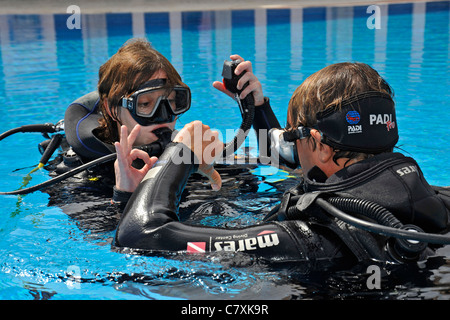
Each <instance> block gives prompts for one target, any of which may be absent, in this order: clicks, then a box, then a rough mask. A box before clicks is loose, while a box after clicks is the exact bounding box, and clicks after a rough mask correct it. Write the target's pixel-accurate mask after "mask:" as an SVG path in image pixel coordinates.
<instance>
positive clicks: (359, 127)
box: [347, 124, 362, 134]
mask: <svg viewBox="0 0 450 320" xmlns="http://www.w3.org/2000/svg"><path fill="white" fill-rule="evenodd" d="M361 132H362V125H361V124H359V125H356V126H348V132H347V133H348V134H352V133H361Z"/></svg>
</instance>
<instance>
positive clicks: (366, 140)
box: [114, 56, 450, 269]
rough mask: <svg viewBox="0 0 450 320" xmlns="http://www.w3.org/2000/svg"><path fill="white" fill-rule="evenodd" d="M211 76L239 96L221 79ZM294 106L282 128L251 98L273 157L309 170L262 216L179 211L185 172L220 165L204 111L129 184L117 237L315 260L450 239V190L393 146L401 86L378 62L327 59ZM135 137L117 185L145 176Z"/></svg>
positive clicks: (408, 251) (334, 261)
mask: <svg viewBox="0 0 450 320" xmlns="http://www.w3.org/2000/svg"><path fill="white" fill-rule="evenodd" d="M232 58H233V59H237V58H239V59H240V60H243V59H242V58H240V57H237V56H234V57H232ZM243 69H246V70H247V75H246V78H244V77H243V78H242V81H239V82H238V83H237V87H238V88H242V86H243V84H244V82H245V80H248V79H250V78H252V87H251V88H249V89H248V91H249V92H245V93H241V94H242V95H245V94H249V93H250V91H251V93H252V94H253V96H254V97H255V100H256V99H257V100H258V101H261V100H262V99H261V97H263V95H262V89H261V86H260V84H259V83H258V82H257V81H255V78H254V74H253V73H252V68H251V63H250V62H249V61H244V62H241V64H239V65H238V66H237V67H236V70H235V74H236V75H239V74H240V73H241V72H242V71H243ZM213 86H214V87H215V88H217V89H219V90H221V91H223V92H226V93H228V94H230V95H232V94H231V93H230V92H228V88H225V87H224V86H223V85H222V83H220V82H215V83H214V84H213ZM287 114H288V117H287V122H288V123H287V127H286V128H285V129H281V127H280V126H279V123H278V121H277V120H276V117H275V116H274V114H273V112H272V110H271V108H270V104H269V101H268V99H267V98H264V103H263V104H262V105H261V106H258V107H256V109H255V117H254V119H255V120H254V122H253V124H254V128H257V129H258V130H259V131H260V133H259V135H260V139H259V141H262V140H264V137H262V138H261V136H262V135H264V133H266V132H267V139H268V140H270V142H271V152H270V154H269V155H270V157H271V158H272V159H276V158H278V159H279V160H280V162H283V163H284V164H286V165H289V166H291V167H293V168H295V167H301V169H302V170H303V175H304V178H303V180H302V181H301V183H300V184H299V185H297V186H295V187H293V188H291V189H289V190H287V191H286V192H285V193H284V196H283V197H282V199H281V202H280V204H279V205H277V206H276V207H275V208H273V210H272V211H271V212H270V213H269V214H268V215H267V216H266V218H265V219H264V220H265V221H264V222H262V223H260V224H257V225H254V226H249V227H244V228H218V227H205V226H199V225H193V224H189V223H188V222H183V221H181V219H180V217H179V214H178V209H179V208H178V205H179V203H180V194H181V193H182V191H183V189H184V187H185V185H186V181H187V180H188V178H189V176H190V175H191V174H192V173H194V172H196V171H197V170H199V169H200V170H205V168H206V169H207V170H212V169H211V168H212V166H213V165H214V161H215V160H216V159H217V158H218V157H219V156H220V155H221V148H223V144H222V143H221V142H220V140H219V138H218V133H217V132H215V131H212V130H211V129H210V128H209V127H208V126H207V125H205V124H203V123H201V122H199V121H196V122H192V123H190V124H188V125H186V126H185V127H184V128H183V129H182V130H180V131H179V132H178V134H177V135H176V137H175V138H174V140H173V142H171V143H170V144H169V145H168V146H167V147H166V148H165V150H164V152H163V154H162V155H161V156H160V157H159V159H158V161H157V162H156V163H155V165H154V166H153V167H152V168H151V169H150V170H149V171H148V172H147V173H146V175H145V177H144V178H143V179H142V180H141V182H140V183H139V184H138V185H137V187H136V189H135V190H134V192H133V193H129V195H130V198H129V200H128V203H127V205H126V207H125V209H124V211H123V213H122V214H121V219H120V222H119V225H118V228H117V231H116V235H115V240H114V246H115V247H117V248H132V249H138V251H140V250H144V251H150V252H188V253H194V252H195V253H199V254H205V253H217V252H243V253H246V254H250V255H253V256H256V257H258V258H261V259H264V260H267V261H270V262H274V263H276V262H281V263H282V262H295V263H302V264H303V265H304V266H307V267H308V268H315V269H317V268H326V267H332V266H337V265H342V264H345V265H346V266H349V265H352V264H355V263H358V262H361V261H374V260H377V261H388V262H393V263H405V262H410V261H418V260H420V259H424V258H426V257H427V256H429V255H432V254H433V252H434V251H433V250H434V249H435V248H436V247H439V246H441V245H443V244H449V243H450V239H449V237H448V236H446V235H445V233H446V232H448V231H449V217H450V209H449V208H450V201H449V197H448V189H445V188H441V189H438V188H433V187H431V186H430V185H429V184H428V183H427V182H426V180H425V178H424V176H423V174H422V171H421V170H420V168H419V166H418V164H417V163H416V162H415V161H414V160H413V159H412V158H410V157H405V156H404V155H402V154H401V153H397V152H393V148H394V146H395V145H396V143H397V141H398V138H399V136H398V124H397V119H396V114H395V104H394V100H393V91H392V89H391V87H390V86H389V84H388V83H387V82H386V81H385V80H384V79H383V78H382V77H381V76H380V75H379V74H378V73H377V72H376V71H375V70H374V69H372V68H371V67H370V66H368V65H366V64H363V63H338V64H333V65H330V66H328V67H325V68H324V69H322V70H320V71H318V72H316V73H314V74H312V75H311V76H309V77H308V78H307V79H306V80H305V81H304V82H303V83H302V84H301V85H300V86H299V87H298V88H297V89H296V90H295V92H294V94H293V96H292V98H291V100H290V102H289V106H288V111H287ZM133 136H134V134H133V132H132V134H130V135H129V137H130V138H131V140H127V139H125V135H124V134H122V136H121V139H120V142H118V143H116V150H117V154H118V157H117V163H118V165H117V166H116V170H117V171H116V176H118V177H119V180H120V181H121V185H122V183H123V184H124V185H127V182H126V181H127V180H136V179H137V178H140V176H139V175H137V174H135V173H133V171H132V168H131V167H130V165H129V161H128V160H127V157H130V156H131V155H130V154H129V153H128V152H129V148H127V144H132V143H133V138H132V137H133ZM130 138H129V139H130ZM276 163H279V162H276ZM132 177H133V178H132ZM217 181H218V180H217ZM118 187H119V188H120V185H119V186H118ZM218 187H220V184H218V185H217V188H218ZM128 191H131V190H130V189H128ZM218 214H219V212H218Z"/></svg>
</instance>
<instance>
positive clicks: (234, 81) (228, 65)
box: [222, 60, 255, 158]
mask: <svg viewBox="0 0 450 320" xmlns="http://www.w3.org/2000/svg"><path fill="white" fill-rule="evenodd" d="M239 63H241V61H240V60H233V61H227V60H225V62H224V63H223V70H222V77H223V84H224V86H225V88H226V89H227V90H228V91H230V92H231V93H234V95H235V96H234V98H235V100H236V101H237V103H238V105H239V109H240V111H241V115H242V123H241V126H240V128H239V130H238V132H237V134H236V135H235V136H234V138H233V140H232V141H230V142H228V143H226V144H225V145H224V149H223V153H222V156H223V157H224V158H226V157H227V156H230V155H231V154H233V153H234V152H236V150H237V149H238V148H239V147H240V145H241V144H242V142H244V140H245V137H247V134H248V132H249V130H250V128H251V127H252V124H253V119H254V117H255V101H254V98H253V94H248V95H247V96H246V97H245V98H244V99H241V98H240V97H239V95H240V94H241V92H242V90H244V89H245V88H246V87H247V86H248V83H246V84H244V85H243V86H242V89H240V90H239V89H238V88H237V85H238V82H239V79H240V78H241V77H242V76H243V75H244V74H245V71H244V72H242V73H241V74H240V75H236V74H235V73H234V71H235V70H236V67H237V66H238V64H239Z"/></svg>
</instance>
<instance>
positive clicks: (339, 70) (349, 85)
mask: <svg viewBox="0 0 450 320" xmlns="http://www.w3.org/2000/svg"><path fill="white" fill-rule="evenodd" d="M366 91H378V92H383V93H387V94H389V95H390V96H391V97H393V96H394V92H393V90H392V88H391V87H390V86H389V84H388V83H387V82H386V81H385V80H384V79H383V78H382V77H381V76H380V75H379V74H378V72H377V71H376V70H374V69H373V68H372V67H370V66H369V65H367V64H365V63H358V62H355V63H351V62H343V63H336V64H332V65H329V66H327V67H325V68H323V69H322V70H319V71H317V72H316V73H314V74H312V75H310V76H309V77H308V78H307V79H306V80H305V81H304V82H303V83H302V84H301V85H300V86H299V87H298V88H297V89H296V90H295V92H294V94H293V95H292V97H291V99H290V101H289V107H288V118H289V119H290V122H291V124H292V125H293V126H294V127H298V126H300V125H302V126H306V127H310V128H311V127H314V126H315V125H316V124H317V119H316V114H317V113H318V112H320V111H323V110H326V109H328V108H331V107H334V108H336V107H337V108H339V107H340V106H341V103H342V101H343V100H345V99H348V98H350V97H352V96H355V95H357V94H359V93H363V92H366ZM309 141H310V142H312V143H313V147H315V144H314V141H313V139H309ZM335 151H337V153H336V155H335V157H334V158H333V159H334V161H335V162H336V160H337V159H338V158H343V157H345V158H349V159H352V158H367V157H369V156H370V155H366V154H360V153H356V152H349V151H339V150H335Z"/></svg>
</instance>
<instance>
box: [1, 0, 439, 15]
mask: <svg viewBox="0 0 450 320" xmlns="http://www.w3.org/2000/svg"><path fill="white" fill-rule="evenodd" d="M431 1H437V0H431ZM410 2H430V1H414V0H391V1H386V0H385V1H377V0H345V1H337V0H280V1H276V0H108V1H106V0H103V1H96V0H0V14H54V13H67V8H68V7H69V6H71V5H76V6H78V7H79V8H80V11H81V13H84V14H95V13H108V12H117V13H119V12H167V11H203V10H230V9H270V8H299V7H304V8H306V7H324V6H356V5H367V6H369V5H380V4H386V3H410Z"/></svg>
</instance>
